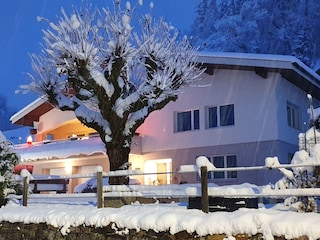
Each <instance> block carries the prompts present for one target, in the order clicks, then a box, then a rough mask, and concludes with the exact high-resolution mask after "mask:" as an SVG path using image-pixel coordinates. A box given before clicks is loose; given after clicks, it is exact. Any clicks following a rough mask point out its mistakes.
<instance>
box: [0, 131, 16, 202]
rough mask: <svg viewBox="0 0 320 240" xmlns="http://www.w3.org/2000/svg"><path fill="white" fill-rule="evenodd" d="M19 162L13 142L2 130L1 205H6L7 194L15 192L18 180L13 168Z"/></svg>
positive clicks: (0, 150) (0, 164)
mask: <svg viewBox="0 0 320 240" xmlns="http://www.w3.org/2000/svg"><path fill="white" fill-rule="evenodd" d="M18 162H19V158H18V156H17V154H15V153H14V152H13V151H12V144H11V143H10V142H9V141H7V140H6V138H5V137H4V135H3V134H2V133H1V132H0V206H2V205H5V204H6V202H7V200H6V196H7V195H8V194H10V193H15V190H14V189H15V187H16V185H17V183H16V181H15V180H14V179H13V168H14V166H15V165H17V164H18Z"/></svg>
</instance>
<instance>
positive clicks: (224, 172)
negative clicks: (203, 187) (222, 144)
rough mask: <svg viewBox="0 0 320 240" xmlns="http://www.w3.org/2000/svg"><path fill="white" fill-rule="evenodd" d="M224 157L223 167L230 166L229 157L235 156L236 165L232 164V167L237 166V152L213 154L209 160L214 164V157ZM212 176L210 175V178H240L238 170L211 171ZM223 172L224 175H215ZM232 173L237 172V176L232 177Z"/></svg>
mask: <svg viewBox="0 0 320 240" xmlns="http://www.w3.org/2000/svg"><path fill="white" fill-rule="evenodd" d="M218 157H219V158H223V166H222V167H223V168H228V157H235V160H236V166H230V167H237V165H238V164H237V155H235V154H228V155H216V156H211V157H209V160H210V162H211V163H212V164H214V159H215V158H218ZM215 167H216V168H219V166H215ZM210 173H211V174H210V175H211V176H210V178H209V176H208V179H212V180H219V179H221V180H225V179H237V178H238V172H237V171H231V172H230V171H223V172H210ZM221 173H223V174H224V175H223V177H215V174H217V175H218V174H221ZM231 174H235V175H236V176H235V177H231Z"/></svg>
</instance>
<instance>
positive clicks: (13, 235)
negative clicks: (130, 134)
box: [0, 222, 308, 240]
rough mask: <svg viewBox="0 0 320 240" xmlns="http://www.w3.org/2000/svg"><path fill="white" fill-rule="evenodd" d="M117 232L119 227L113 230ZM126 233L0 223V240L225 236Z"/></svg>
mask: <svg viewBox="0 0 320 240" xmlns="http://www.w3.org/2000/svg"><path fill="white" fill-rule="evenodd" d="M117 231H121V230H119V229H118V230H117ZM123 232H125V233H126V234H123V235H119V234H117V233H116V230H115V229H114V228H113V227H112V224H110V225H108V226H106V227H102V228H94V227H85V226H79V227H70V232H69V233H68V235H66V236H63V235H62V234H61V232H60V230H59V229H57V228H55V227H53V226H50V225H47V224H46V223H40V224H23V223H9V222H1V223H0V240H9V239H10V240H22V239H23V240H88V239H90V240H122V239H123V240H154V239H161V240H191V239H192V240H194V239H199V240H223V239H225V238H226V235H224V234H215V235H210V236H205V237H198V236H197V235H196V234H189V233H187V232H186V231H183V232H179V233H177V234H174V235H172V234H170V233H169V232H158V233H156V232H154V231H152V230H149V231H143V230H141V231H139V232H137V231H136V230H123ZM234 237H235V239H237V240H247V239H251V240H262V239H263V236H262V234H257V235H254V236H250V235H248V234H238V235H236V236H234ZM274 239H275V240H284V239H285V237H283V236H281V237H275V238H274ZM307 239H308V238H306V237H301V238H298V239H297V240H307Z"/></svg>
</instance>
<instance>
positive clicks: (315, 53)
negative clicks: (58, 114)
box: [191, 0, 320, 67]
mask: <svg viewBox="0 0 320 240" xmlns="http://www.w3.org/2000/svg"><path fill="white" fill-rule="evenodd" d="M206 4H207V6H208V9H207V10H206V11H202V13H204V15H203V14H202V16H201V19H205V23H204V24H203V25H204V26H205V27H201V28H198V27H197V25H196V24H197V21H198V19H199V17H198V18H196V22H195V24H194V25H192V29H191V33H192V35H193V43H194V44H196V45H201V46H203V48H202V50H210V51H218V52H219V51H224V52H246V53H267V54H268V53H270V54H284V55H293V56H296V57H297V58H299V59H300V60H301V61H303V62H304V63H305V64H307V65H309V66H310V67H314V66H315V63H316V60H317V59H318V58H319V57H320V48H319V46H320V34H318V33H317V27H318V26H319V24H320V16H319V15H320V11H319V10H320V2H319V1H317V0H305V1H301V0H292V1H287V0H246V1H243V0H226V1H220V0H211V1H210V2H206ZM200 7H202V5H199V8H200Z"/></svg>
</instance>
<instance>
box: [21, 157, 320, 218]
mask: <svg viewBox="0 0 320 240" xmlns="http://www.w3.org/2000/svg"><path fill="white" fill-rule="evenodd" d="M315 166H320V163H315V164H273V165H270V166H266V165H264V166H247V167H230V168H215V167H214V166H213V165H210V166H198V165H181V166H180V169H179V171H176V172H154V173H144V172H142V171H141V170H118V171H110V172H103V171H102V168H101V169H100V168H97V172H96V173H91V174H72V175H61V176H48V177H47V178H45V177H43V176H37V175H32V174H30V173H29V172H28V174H26V173H25V171H27V170H25V169H24V170H22V172H21V182H22V183H23V196H22V205H23V206H27V199H28V189H29V184H30V183H29V181H30V180H33V181H34V180H56V179H77V178H92V177H97V193H89V194H86V195H82V196H90V197H91V196H95V197H96V199H97V207H98V208H101V207H103V199H104V197H126V196H129V197H130V196H135V197H150V198H153V197H176V198H188V197H193V196H199V195H200V196H201V201H202V202H201V204H202V211H204V212H208V210H209V206H208V197H209V196H215V197H225V198H260V197H261V198H262V197H271V198H272V197H274V198H276V197H290V196H306V197H308V196H310V197H311V196H313V197H314V196H320V188H299V189H282V190H274V189H269V190H264V191H263V192H259V193H241V192H238V193H235V194H230V193H226V192H223V191H212V189H214V188H219V187H212V186H210V184H208V178H207V177H208V172H224V171H256V170H272V169H283V168H295V167H315ZM190 172H197V173H199V174H200V177H201V184H199V183H198V184H176V185H177V186H178V187H177V188H176V189H174V188H171V189H172V190H169V189H165V186H166V185H160V186H152V185H128V186H127V185H122V186H116V187H115V186H114V185H108V186H103V182H102V178H103V177H113V176H138V175H143V176H144V175H154V174H176V173H179V174H181V173H190ZM182 185H183V186H182ZM199 185H200V186H199ZM171 186H173V185H171ZM161 188H163V189H162V191H159V190H161ZM199 188H200V193H199ZM181 189H183V191H182V190H181ZM82 194H85V193H82ZM41 195H42V196H43V194H32V195H30V196H29V198H37V197H39V198H40V197H41ZM61 196H65V197H66V198H69V197H79V195H77V194H66V193H65V194H57V197H61ZM52 198H55V196H52Z"/></svg>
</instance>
